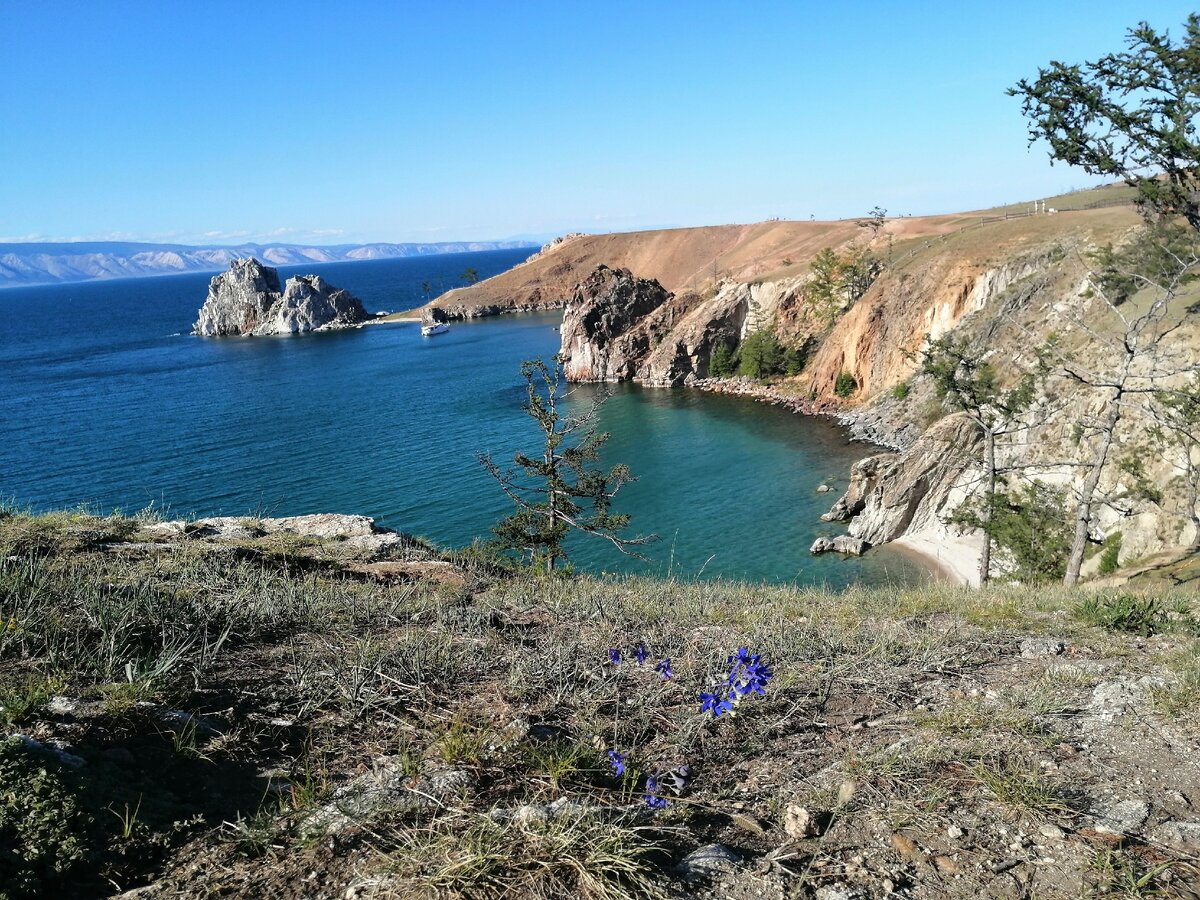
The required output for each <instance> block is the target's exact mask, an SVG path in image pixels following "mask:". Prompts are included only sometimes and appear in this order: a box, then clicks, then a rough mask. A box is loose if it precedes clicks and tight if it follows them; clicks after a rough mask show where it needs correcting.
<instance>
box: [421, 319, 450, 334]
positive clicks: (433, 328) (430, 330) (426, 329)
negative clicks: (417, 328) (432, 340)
mask: <svg viewBox="0 0 1200 900" xmlns="http://www.w3.org/2000/svg"><path fill="white" fill-rule="evenodd" d="M449 330H450V326H449V325H447V324H446V323H445V322H432V323H430V324H429V325H422V326H421V337H430V336H431V335H435V334H445V333H446V332H447V331H449Z"/></svg>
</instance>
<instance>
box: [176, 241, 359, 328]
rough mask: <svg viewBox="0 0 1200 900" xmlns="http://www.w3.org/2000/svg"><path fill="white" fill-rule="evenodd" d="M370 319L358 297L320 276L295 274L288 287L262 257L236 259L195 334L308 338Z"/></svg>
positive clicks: (217, 282)
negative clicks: (308, 333)
mask: <svg viewBox="0 0 1200 900" xmlns="http://www.w3.org/2000/svg"><path fill="white" fill-rule="evenodd" d="M368 318H369V316H368V315H367V311H366V310H365V309H363V305H362V303H361V302H360V301H359V300H358V298H357V297H355V296H354V295H353V294H351V293H349V292H348V291H344V290H342V289H341V288H337V287H334V286H333V285H331V284H329V283H328V282H327V281H325V279H323V278H322V277H321V276H320V275H294V276H292V277H291V278H289V279H288V280H287V282H286V284H284V285H283V287H282V288H281V287H280V284H279V273H278V272H277V271H276V270H275V269H273V268H271V267H270V266H264V265H263V264H262V263H260V262H259V261H258V260H257V259H253V258H251V259H235V260H233V261H232V262H230V264H229V271H227V272H222V273H221V274H220V275H217V276H215V277H214V278H213V280H212V281H211V282H210V283H209V286H208V297H207V299H206V300H205V301H204V306H203V307H202V308H201V309H200V313H199V318H198V319H197V320H196V324H195V326H194V327H193V333H194V334H198V335H201V336H203V337H229V336H233V335H255V336H259V335H272V334H302V333H305V332H310V331H321V330H324V329H331V328H347V327H350V326H354V325H358V324H361V323H362V322H365V321H366V320H367V319H368Z"/></svg>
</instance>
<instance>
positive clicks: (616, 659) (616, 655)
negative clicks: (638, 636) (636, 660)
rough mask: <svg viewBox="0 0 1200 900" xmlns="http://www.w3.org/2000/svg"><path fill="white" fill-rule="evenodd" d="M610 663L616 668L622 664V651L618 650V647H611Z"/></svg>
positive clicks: (609, 652)
mask: <svg viewBox="0 0 1200 900" xmlns="http://www.w3.org/2000/svg"><path fill="white" fill-rule="evenodd" d="M608 661H609V662H610V663H612V664H613V665H614V666H617V665H620V664H621V651H620V650H618V649H617V648H616V647H609V648H608Z"/></svg>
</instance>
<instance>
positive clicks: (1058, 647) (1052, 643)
mask: <svg viewBox="0 0 1200 900" xmlns="http://www.w3.org/2000/svg"><path fill="white" fill-rule="evenodd" d="M1066 649H1067V644H1066V642H1065V641H1063V640H1060V639H1059V638H1026V639H1025V640H1023V641H1021V644H1020V650H1021V656H1022V658H1024V659H1033V658H1034V657H1037V656H1058V655H1059V654H1062V653H1065V652H1066Z"/></svg>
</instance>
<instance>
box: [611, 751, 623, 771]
mask: <svg viewBox="0 0 1200 900" xmlns="http://www.w3.org/2000/svg"><path fill="white" fill-rule="evenodd" d="M608 764H609V765H610V766H612V767H613V773H614V774H615V775H617V777H620V776H622V775H624V774H625V754H624V753H618V752H617V751H616V750H609V751H608Z"/></svg>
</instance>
